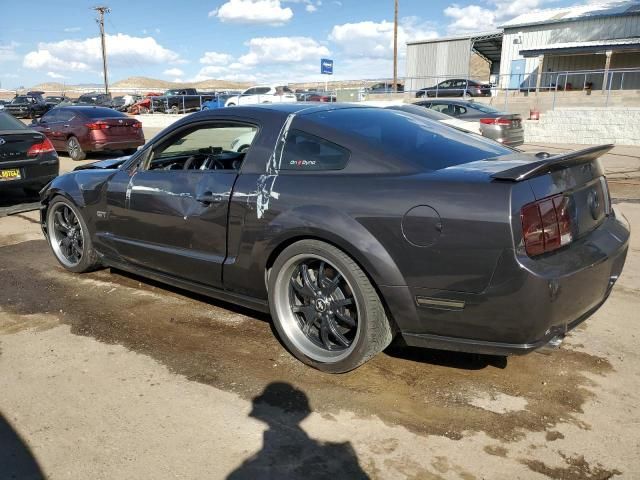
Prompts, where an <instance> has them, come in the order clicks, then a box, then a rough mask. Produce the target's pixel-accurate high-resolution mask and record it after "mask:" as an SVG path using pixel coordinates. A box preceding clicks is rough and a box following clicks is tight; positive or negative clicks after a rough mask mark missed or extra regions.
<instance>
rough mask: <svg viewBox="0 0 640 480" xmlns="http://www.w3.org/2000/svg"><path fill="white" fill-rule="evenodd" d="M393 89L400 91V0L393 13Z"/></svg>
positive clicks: (396, 3)
mask: <svg viewBox="0 0 640 480" xmlns="http://www.w3.org/2000/svg"><path fill="white" fill-rule="evenodd" d="M393 91H394V92H397V91H398V0H395V12H394V14H393Z"/></svg>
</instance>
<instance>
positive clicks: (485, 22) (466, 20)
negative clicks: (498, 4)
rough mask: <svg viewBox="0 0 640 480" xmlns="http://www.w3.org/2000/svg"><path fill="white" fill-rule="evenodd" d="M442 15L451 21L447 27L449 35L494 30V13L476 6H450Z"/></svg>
mask: <svg viewBox="0 0 640 480" xmlns="http://www.w3.org/2000/svg"><path fill="white" fill-rule="evenodd" d="M444 14H445V15H446V16H447V17H449V18H452V19H453V21H452V22H451V23H450V24H449V26H448V27H447V28H448V31H449V32H450V33H456V32H457V33H466V32H473V31H481V30H493V29H494V28H496V14H495V12H493V11H492V10H488V9H486V8H483V7H480V6H478V5H467V6H466V7H459V6H458V5H451V6H449V7H447V8H445V9H444Z"/></svg>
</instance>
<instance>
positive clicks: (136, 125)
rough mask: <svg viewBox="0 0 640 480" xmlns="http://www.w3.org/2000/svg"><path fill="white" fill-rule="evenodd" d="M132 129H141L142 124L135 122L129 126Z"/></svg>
mask: <svg viewBox="0 0 640 480" xmlns="http://www.w3.org/2000/svg"><path fill="white" fill-rule="evenodd" d="M131 126H132V127H133V128H142V124H141V123H140V122H135V123H134V124H133V125H131Z"/></svg>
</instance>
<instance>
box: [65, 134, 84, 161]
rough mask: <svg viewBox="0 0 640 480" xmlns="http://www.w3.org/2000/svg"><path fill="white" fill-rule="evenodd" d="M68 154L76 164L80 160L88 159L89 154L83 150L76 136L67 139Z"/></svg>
mask: <svg viewBox="0 0 640 480" xmlns="http://www.w3.org/2000/svg"><path fill="white" fill-rule="evenodd" d="M67 153H68V154H69V157H71V160H73V161H74V162H79V161H80V160H84V159H85V158H87V154H86V152H85V151H84V150H82V146H81V145H80V142H79V141H78V139H77V138H76V137H74V136H71V137H69V138H68V139H67Z"/></svg>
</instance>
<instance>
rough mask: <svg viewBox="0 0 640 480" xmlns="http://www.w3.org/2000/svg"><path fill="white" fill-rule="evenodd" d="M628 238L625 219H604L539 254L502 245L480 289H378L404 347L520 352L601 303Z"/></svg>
mask: <svg viewBox="0 0 640 480" xmlns="http://www.w3.org/2000/svg"><path fill="white" fill-rule="evenodd" d="M628 239H629V229H628V226H627V225H626V223H625V222H624V221H622V220H621V219H618V218H615V217H614V216H611V217H609V218H607V220H606V221H605V222H604V223H603V224H602V225H601V226H600V227H599V228H598V229H597V230H596V231H594V232H592V233H591V234H589V235H588V236H587V237H586V238H583V239H580V240H577V241H576V242H574V244H572V245H571V246H570V247H568V248H566V249H564V250H562V251H558V252H556V253H554V254H550V255H548V256H546V257H545V258H542V259H537V260H532V259H529V258H526V259H523V258H519V257H518V256H517V255H516V254H515V252H514V251H513V250H505V251H504V252H503V254H502V257H501V259H500V261H499V262H498V265H497V267H496V270H495V272H494V274H493V277H492V280H491V283H490V285H489V287H487V289H486V290H485V291H484V292H482V293H480V294H469V293H463V292H452V291H445V290H436V289H426V288H411V287H381V293H382V294H383V297H384V298H385V301H387V306H388V307H389V311H390V312H392V313H394V314H396V313H397V314H396V315H394V318H395V320H396V322H397V324H398V326H399V328H400V330H401V333H402V336H403V338H404V339H405V341H406V343H407V344H409V345H415V346H420V347H427V348H439V349H445V350H455V351H464V352H475V353H485V354H499V355H505V354H524V353H527V352H530V351H532V350H535V349H538V348H540V347H543V346H544V345H546V344H547V343H548V342H549V341H550V340H551V339H553V338H554V337H558V336H563V335H565V334H566V333H567V332H568V331H570V330H571V329H573V328H575V327H576V326H577V325H579V324H580V323H581V322H583V321H584V320H586V319H587V318H589V317H590V316H591V315H592V314H593V313H594V312H595V311H596V310H598V309H599V308H600V306H602V304H603V303H604V302H605V301H606V299H607V298H608V296H609V294H610V293H611V290H612V288H613V286H614V284H615V282H616V280H617V279H618V277H619V275H620V273H621V272H622V269H623V266H624V263H625V259H626V255H627V250H628ZM419 301H420V302H421V303H422V306H419V305H418V302H419Z"/></svg>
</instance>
